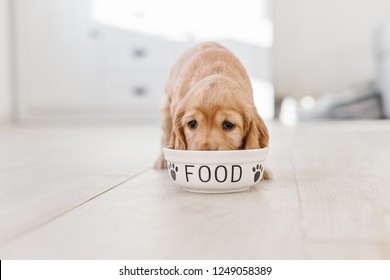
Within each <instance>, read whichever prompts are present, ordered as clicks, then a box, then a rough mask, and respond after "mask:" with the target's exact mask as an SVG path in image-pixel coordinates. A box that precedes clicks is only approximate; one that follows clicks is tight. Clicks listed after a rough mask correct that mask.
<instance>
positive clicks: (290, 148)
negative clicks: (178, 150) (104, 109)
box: [0, 121, 390, 259]
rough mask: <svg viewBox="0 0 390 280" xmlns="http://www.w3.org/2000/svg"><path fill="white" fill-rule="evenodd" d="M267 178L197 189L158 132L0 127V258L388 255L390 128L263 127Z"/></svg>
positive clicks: (143, 128)
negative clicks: (178, 173)
mask: <svg viewBox="0 0 390 280" xmlns="http://www.w3.org/2000/svg"><path fill="white" fill-rule="evenodd" d="M270 133H271V144H270V149H271V150H270V153H269V159H268V161H267V163H268V166H269V167H270V168H271V169H272V170H273V173H274V176H275V178H274V179H273V180H271V181H262V182H260V184H259V185H257V186H256V187H254V188H252V189H251V190H250V191H247V192H242V193H235V194H217V195H216V194H213V195H211V194H208V195H207V194H194V193H188V192H185V191H182V190H181V189H179V188H177V187H174V186H172V185H171V183H170V181H169V177H168V174H166V172H163V171H155V170H153V169H152V168H151V166H152V163H153V161H154V159H155V157H156V155H157V152H158V150H159V135H160V131H159V128H158V127H157V126H151V125H147V126H137V127H134V126H131V125H117V126H109V125H106V126H105V125H101V126H98V125H78V126H70V125H60V126H54V125H24V126H10V125H9V126H5V125H3V126H1V127H0V259H84V258H86V259H389V258H390V122H386V121H381V122H352V123H313V124H301V125H298V126H295V127H283V126H281V125H280V124H277V123H271V124H270Z"/></svg>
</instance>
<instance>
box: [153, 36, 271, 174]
mask: <svg viewBox="0 0 390 280" xmlns="http://www.w3.org/2000/svg"><path fill="white" fill-rule="evenodd" d="M161 117H162V130H163V136H162V146H163V147H170V148H173V149H179V150H240V149H257V148H264V147H267V146H268V138H269V137H268V130H267V127H266V125H265V124H264V122H263V120H262V118H261V117H260V116H259V114H258V113H257V110H256V107H255V105H254V102H253V90H252V86H251V83H250V80H249V77H248V75H247V73H246V71H245V69H244V67H243V66H242V64H241V62H240V61H239V60H238V59H237V58H236V57H235V56H234V55H233V53H232V52H230V51H229V50H228V49H226V48H224V47H223V46H221V45H219V44H217V43H213V42H209V43H203V44H200V45H197V46H195V47H193V48H191V49H189V50H187V51H186V52H184V53H183V54H182V55H181V57H180V58H179V59H178V61H177V62H176V64H175V65H174V66H173V68H172V70H171V72H170V76H169V79H168V82H167V84H166V87H165V95H164V97H163V100H162V106H161ZM154 166H155V168H157V169H159V168H166V166H167V163H166V161H165V159H164V156H163V155H162V154H161V155H160V157H159V158H158V159H157V161H156V163H155V165H154ZM271 176H272V174H271V173H270V171H269V170H268V169H266V170H265V173H264V178H266V179H267V178H270V177H271Z"/></svg>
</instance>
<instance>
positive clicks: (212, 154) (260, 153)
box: [162, 146, 269, 164]
mask: <svg viewBox="0 0 390 280" xmlns="http://www.w3.org/2000/svg"><path fill="white" fill-rule="evenodd" d="M268 149H269V148H268V146H267V147H265V148H260V149H249V150H218V151H198V150H175V149H172V148H167V147H163V148H162V151H163V154H164V157H165V159H166V160H167V161H169V162H174V163H189V164H191V163H194V164H234V163H254V162H256V163H260V162H262V161H265V160H266V158H267V154H268Z"/></svg>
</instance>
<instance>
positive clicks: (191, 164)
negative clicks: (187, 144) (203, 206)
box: [163, 148, 268, 193]
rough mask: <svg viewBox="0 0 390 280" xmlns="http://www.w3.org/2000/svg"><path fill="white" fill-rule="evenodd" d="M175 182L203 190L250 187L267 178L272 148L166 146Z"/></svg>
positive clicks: (234, 190) (223, 191) (211, 191)
mask: <svg viewBox="0 0 390 280" xmlns="http://www.w3.org/2000/svg"><path fill="white" fill-rule="evenodd" d="M163 153H164V156H165V159H166V160H167V163H168V174H169V177H170V178H171V180H172V183H173V184H174V185H177V186H180V187H182V188H183V189H184V190H186V191H190V192H199V193H230V192H240V191H245V190H248V189H249V188H250V187H251V186H254V185H256V184H257V183H259V182H260V180H261V179H262V178H263V173H264V161H265V159H266V158H267V153H268V148H263V149H253V150H230V151H188V150H174V149H168V148H163Z"/></svg>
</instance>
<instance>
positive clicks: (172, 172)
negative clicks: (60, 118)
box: [168, 162, 179, 181]
mask: <svg viewBox="0 0 390 280" xmlns="http://www.w3.org/2000/svg"><path fill="white" fill-rule="evenodd" d="M168 168H169V169H170V172H169V173H170V174H171V177H172V179H173V181H176V172H177V171H178V170H179V168H177V166H176V167H175V164H174V163H171V162H170V163H169V166H168Z"/></svg>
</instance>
